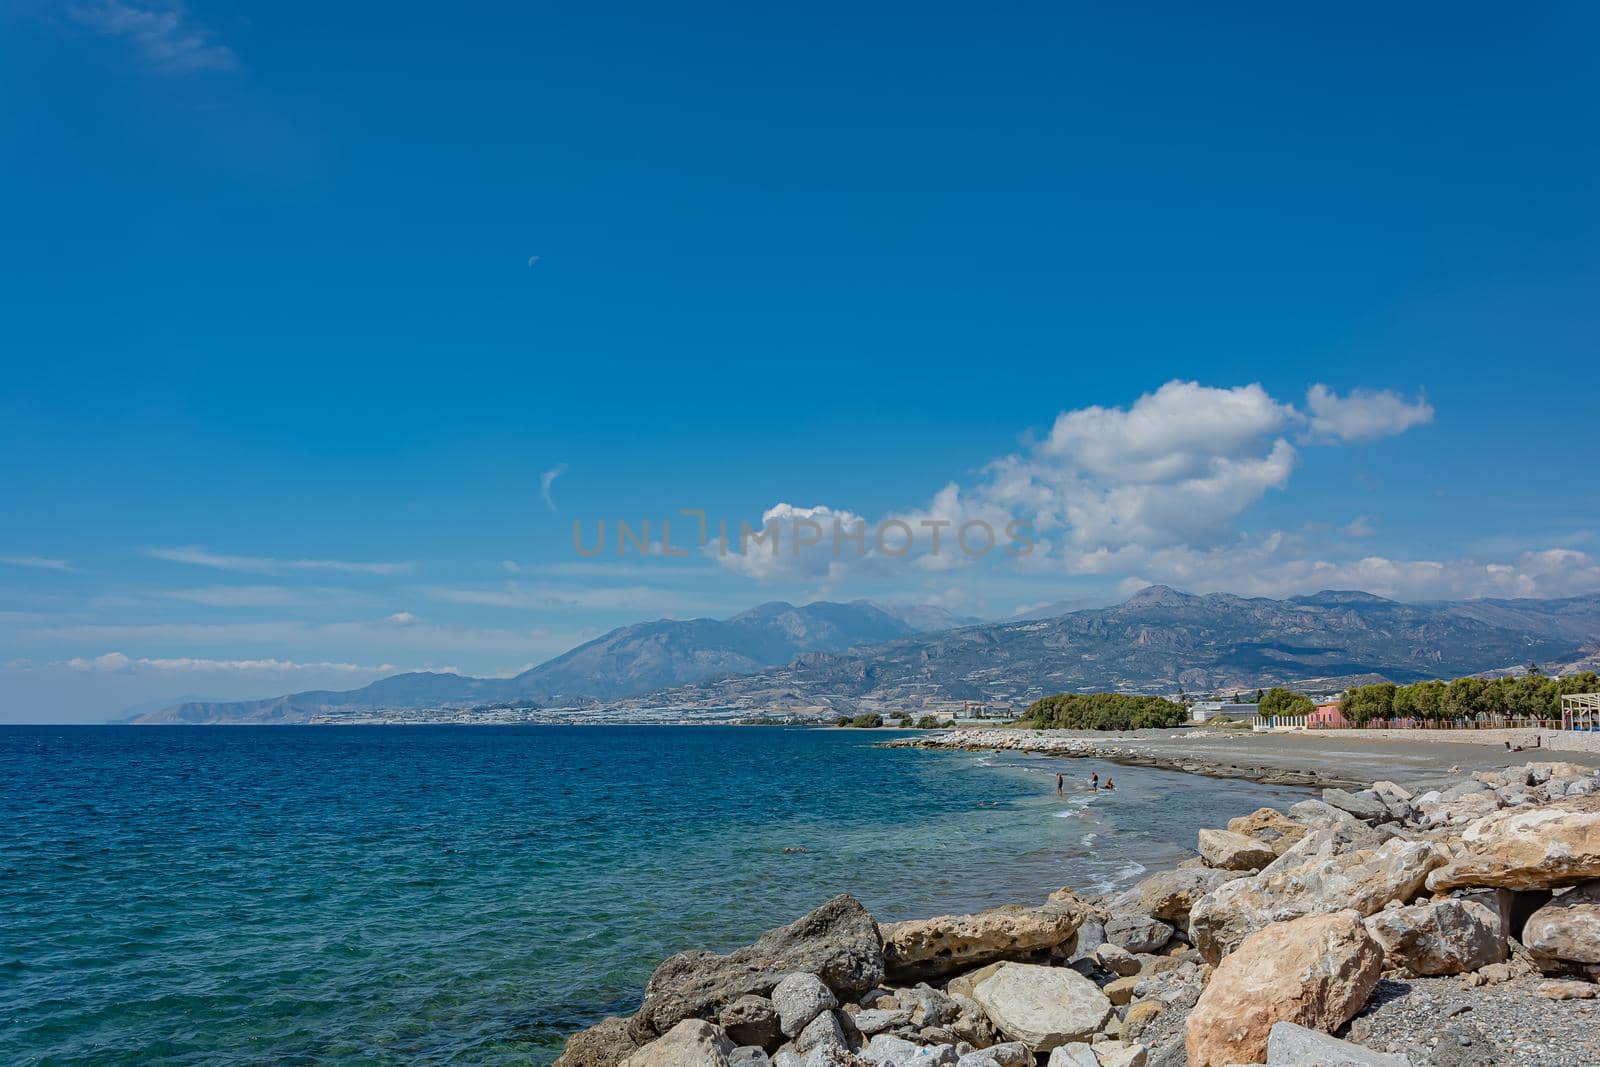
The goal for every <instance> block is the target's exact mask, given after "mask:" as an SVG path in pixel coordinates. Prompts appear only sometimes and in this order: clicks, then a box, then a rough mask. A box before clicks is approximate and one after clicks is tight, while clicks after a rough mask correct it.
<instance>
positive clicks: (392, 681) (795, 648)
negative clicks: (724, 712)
mask: <svg viewBox="0 0 1600 1067" xmlns="http://www.w3.org/2000/svg"><path fill="white" fill-rule="evenodd" d="M933 611H934V612H935V614H933V615H928V614H926V613H920V612H919V613H907V612H905V611H903V610H901V609H899V608H896V607H895V606H892V605H891V606H889V607H887V608H885V607H880V606H878V605H876V604H873V603H870V602H869V601H865V600H858V601H854V602H852V603H849V604H836V603H830V602H827V601H819V602H817V603H814V604H807V605H805V606H804V607H795V606H794V605H792V604H786V603H783V602H781V601H774V602H772V603H768V604H761V605H759V606H757V607H754V608H751V609H750V610H748V611H744V612H741V613H739V614H738V615H735V616H733V617H732V618H729V619H682V620H680V619H658V620H656V621H654V622H641V623H635V624H634V625H632V626H623V627H619V628H618V629H615V630H612V631H611V632H609V633H606V634H603V635H601V636H600V637H597V638H595V639H594V640H592V641H588V642H586V643H584V644H581V645H579V646H578V647H577V648H574V649H572V650H571V651H569V652H565V653H563V654H561V655H559V656H557V657H555V658H554V659H552V660H548V661H546V662H544V663H541V664H539V665H538V666H536V667H533V668H531V669H529V670H526V671H524V672H522V673H521V674H519V675H517V676H515V677H513V678H472V677H468V676H466V675H460V674H445V673H437V672H431V671H414V672H410V673H406V674H397V675H394V676H393V677H390V678H383V679H380V680H378V681H376V682H373V683H372V684H371V685H368V686H365V687H363V688H361V689H354V690H349V691H346V692H330V691H327V690H314V691H311V692H305V693H291V694H289V695H288V696H281V697H269V698H267V699H264V700H247V701H226V702H195V701H190V702H186V703H179V704H174V705H171V706H168V707H165V708H161V709H158V710H156V711H153V712H148V713H146V714H144V715H141V716H139V717H138V718H137V720H136V721H138V722H144V723H158V722H171V723H222V722H257V723H275V722H303V721H305V720H306V719H307V718H310V717H312V716H314V715H320V714H324V713H326V712H327V711H328V710H329V709H336V708H343V709H377V708H426V707H438V706H445V705H462V704H490V703H503V702H509V701H532V702H537V703H540V704H571V703H583V702H592V701H606V700H615V699H617V698H620V697H627V696H633V695H636V694H640V693H647V692H650V691H653V690H658V689H664V688H669V687H672V686H678V685H683V684H685V683H688V682H695V681H699V680H701V679H704V678H709V677H713V676H717V675H724V674H754V673H757V672H759V671H761V670H763V669H766V668H768V667H775V666H779V665H781V664H784V663H787V662H789V661H790V660H792V659H793V658H794V657H795V656H797V655H799V654H800V653H802V652H837V651H842V650H844V649H847V648H851V647H853V646H855V645H874V644H879V643H881V642H885V641H891V640H894V639H895V638H899V637H905V636H908V635H910V634H914V633H917V632H918V631H919V629H920V628H921V626H924V625H933V626H935V627H936V628H938V627H942V626H943V625H945V624H946V620H945V619H944V618H943V616H941V615H938V614H937V611H938V609H933ZM908 619H911V620H916V621H908Z"/></svg>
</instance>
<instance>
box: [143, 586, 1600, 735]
mask: <svg viewBox="0 0 1600 1067" xmlns="http://www.w3.org/2000/svg"><path fill="white" fill-rule="evenodd" d="M952 618H953V617H952V616H948V615H945V614H941V613H939V612H938V611H937V610H923V611H915V610H911V609H907V608H904V607H900V608H895V609H892V613H891V610H885V609H883V608H880V607H878V606H876V605H874V604H871V603H869V602H867V601H855V602H853V603H849V604H837V603H827V602H820V603H815V604H808V605H806V606H804V607H795V606H793V605H790V604H785V603H771V604H763V605H761V606H759V607H756V608H752V609H751V610H749V611H746V612H743V613H741V614H739V615H735V616H733V617H732V618H729V619H689V620H669V619H663V620H658V621H655V622H647V623H639V624H637V625H634V626H624V627H622V628H620V629H617V630H613V631H611V632H610V633H608V634H605V635H604V636H602V637H599V638H596V639H595V640H593V641H590V642H588V643H586V644H583V645H580V646H578V647H577V648H575V649H573V650H572V651H570V652H567V653H565V654H563V655H560V656H557V657H556V658H555V659H552V660H550V661H548V662H546V663H542V664H540V665H539V666H537V667H534V668H533V669H532V670H529V671H526V672H524V673H523V674H520V675H518V676H516V677H515V678H506V679H494V678H467V677H462V676H458V675H449V674H426V673H419V674H404V675H397V676H395V677H393V678H386V679H384V680H382V681H379V682H375V683H373V684H372V685H369V686H367V687H366V688H364V689H358V690H353V691H351V692H345V693H333V692H313V693H296V694H292V695H290V696H286V697H276V698H272V699H270V700H257V701H247V702H240V703H224V704H210V703H206V704H181V705H177V706H174V707H170V708H165V709H162V710H160V711H157V712H153V713H150V714H147V715H145V716H143V717H142V718H141V719H140V720H139V721H142V722H200V723H213V722H303V721H305V720H306V719H307V718H310V717H312V716H316V715H322V714H327V713H328V712H330V710H333V711H336V710H337V709H382V708H430V707H458V708H459V707H464V706H470V705H474V704H487V703H493V702H503V701H513V700H521V701H534V702H537V703H540V704H548V705H567V706H571V705H577V704H597V705H599V706H600V708H599V710H603V711H604V712H605V713H606V714H608V715H609V716H612V717H617V716H621V717H628V716H631V715H643V714H646V713H651V714H656V713H659V712H660V710H661V709H679V710H683V711H691V710H705V709H710V710H711V711H717V710H719V709H725V710H726V711H727V712H728V714H730V715H739V714H748V713H751V712H773V711H784V710H803V711H807V712H810V713H817V714H832V713H834V712H840V711H851V710H857V709H861V708H874V709H876V708H889V709H891V710H900V709H915V708H917V707H919V706H922V705H924V704H927V703H946V702H949V701H955V700H975V701H983V702H987V703H1010V704H1015V705H1020V704H1026V703H1027V702H1029V701H1031V700H1033V699H1035V698H1037V697H1039V696H1042V695H1044V694H1046V693H1060V692H1073V691H1079V690H1121V691H1125V692H1143V693H1171V692H1174V691H1175V690H1177V689H1178V688H1179V687H1180V686H1181V687H1183V688H1185V689H1187V690H1188V691H1189V692H1191V693H1206V692H1217V691H1223V690H1228V689H1255V688H1256V687H1258V686H1270V685H1278V684H1301V685H1309V686H1311V687H1315V688H1340V687H1343V686H1344V685H1348V684H1355V683H1358V682H1371V681H1375V680H1379V679H1389V680H1391V681H1395V682H1410V681H1416V680H1420V679H1424V678H1450V677H1454V676H1457V675H1463V674H1475V673H1478V672H1481V671H1489V670H1495V669H1498V668H1506V667H1513V666H1517V667H1520V666H1521V665H1523V664H1526V663H1528V662H1529V661H1535V662H1538V663H1540V664H1543V665H1546V666H1551V665H1560V664H1565V663H1570V662H1573V661H1576V660H1579V659H1580V658H1582V657H1583V656H1584V655H1585V654H1586V653H1587V654H1592V653H1593V652H1594V651H1595V650H1596V649H1600V596H1588V597H1574V598H1568V599H1565V600H1549V601H1540V600H1505V601H1463V602H1446V603H1434V604H1402V603H1399V602H1397V601H1393V600H1386V599H1384V598H1383V597H1378V596H1373V595H1372V594H1370V593H1361V592H1334V591H1329V592H1322V593H1316V594H1313V595H1311V596H1300V597H1290V598H1288V599H1286V600H1272V599H1268V598H1266V597H1239V596H1232V595H1229V594H1227V593H1208V594H1206V595H1204V596H1195V595H1191V594H1188V593H1180V592H1178V591H1176V590H1174V589H1169V588H1167V587H1166V586H1151V587H1150V588H1148V589H1145V590H1144V591H1142V592H1140V593H1138V594H1136V595H1135V596H1133V597H1131V598H1130V599H1129V600H1127V601H1126V602H1125V603H1122V604H1118V605H1116V606H1114V607H1109V608H1095V609H1090V610H1083V611H1073V612H1069V613H1067V614H1065V615H1060V616H1057V617H1055V618H1049V619H1025V620H1018V621H1013V622H1005V623H991V624H982V625H976V626H958V627H955V628H951V629H939V630H935V631H933V632H919V631H921V630H922V628H923V627H924V626H929V625H932V626H937V625H940V624H942V623H944V622H948V621H951V619H952ZM919 624H920V625H919Z"/></svg>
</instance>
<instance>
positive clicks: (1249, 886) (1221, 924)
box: [1189, 830, 1445, 963]
mask: <svg viewBox="0 0 1600 1067" xmlns="http://www.w3.org/2000/svg"><path fill="white" fill-rule="evenodd" d="M1334 834H1335V831H1332V830H1318V831H1315V832H1313V833H1311V834H1307V835H1306V837H1305V838H1304V839H1303V840H1301V841H1300V842H1299V843H1297V844H1296V845H1295V846H1294V847H1293V848H1291V849H1289V850H1288V851H1287V852H1285V853H1284V854H1283V855H1282V856H1280V857H1279V858H1278V859H1277V860H1276V861H1275V862H1274V863H1273V864H1272V865H1271V866H1269V867H1267V868H1266V869H1264V870H1262V871H1261V872H1260V873H1259V874H1256V875H1254V876H1253V877H1250V878H1239V879H1235V880H1234V881H1231V882H1227V883H1224V884H1223V885H1221V886H1218V887H1217V888H1216V889H1214V890H1212V891H1211V892H1210V893H1208V894H1206V895H1205V896H1204V897H1202V898H1201V899H1200V900H1199V901H1198V902H1196V903H1195V906H1194V910H1193V911H1192V912H1190V914H1189V935H1190V937H1191V938H1193V940H1194V944H1195V947H1196V948H1197V949H1199V950H1200V953H1201V955H1202V956H1204V957H1205V959H1206V960H1207V962H1210V963H1216V962H1217V961H1218V960H1220V959H1221V958H1222V957H1223V956H1224V955H1226V954H1227V953H1228V952H1231V951H1232V950H1233V948H1234V947H1235V946H1236V945H1238V944H1240V943H1241V942H1242V941H1243V940H1244V939H1245V938H1246V937H1248V936H1249V935H1251V934H1253V933H1255V932H1256V931H1257V930H1260V929H1262V928H1263V927H1265V926H1267V925H1268V924H1269V923H1274V922H1281V921H1284V920H1287V919H1295V918H1299V917H1300V916H1302V915H1315V914H1319V913H1322V912H1330V911H1336V910H1339V909H1342V908H1354V909H1355V910H1356V911H1358V912H1360V913H1361V914H1362V915H1371V914H1373V913H1374V912H1376V911H1378V910H1379V909H1381V908H1382V907H1383V906H1384V905H1385V904H1387V903H1389V902H1390V901H1391V900H1402V901H1404V900H1411V899H1413V898H1414V897H1416V895H1417V893H1418V892H1419V891H1420V890H1421V888H1422V885H1423V882H1424V881H1425V880H1426V878H1427V875H1428V872H1429V871H1431V870H1433V869H1434V868H1435V867H1437V866H1438V865H1439V864H1440V863H1443V862H1444V859H1445V856H1444V852H1443V850H1442V849H1441V848H1440V847H1439V846H1438V845H1436V844H1434V843H1432V842H1424V841H1407V840H1404V839H1401V838H1395V839H1392V840H1389V841H1386V842H1384V843H1383V844H1382V845H1380V846H1379V847H1378V848H1375V849H1361V850H1358V851H1355V852H1350V853H1338V852H1335V851H1334V848H1335V847H1336V845H1335V842H1334Z"/></svg>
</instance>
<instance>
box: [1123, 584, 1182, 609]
mask: <svg viewBox="0 0 1600 1067" xmlns="http://www.w3.org/2000/svg"><path fill="white" fill-rule="evenodd" d="M1193 599H1195V597H1194V594H1193V593H1180V592H1179V591H1178V590H1176V589H1174V588H1172V586H1170V585H1147V586H1145V587H1144V588H1143V589H1141V590H1139V591H1138V592H1137V593H1135V594H1133V595H1132V596H1131V597H1129V598H1128V599H1127V600H1125V601H1123V607H1128V608H1145V607H1166V606H1169V605H1172V604H1183V603H1187V602H1188V601H1190V600H1193Z"/></svg>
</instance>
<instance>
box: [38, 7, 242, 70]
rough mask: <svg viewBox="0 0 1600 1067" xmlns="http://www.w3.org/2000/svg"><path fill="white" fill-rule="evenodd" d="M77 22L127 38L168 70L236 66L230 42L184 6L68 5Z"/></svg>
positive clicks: (148, 59)
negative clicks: (187, 12)
mask: <svg viewBox="0 0 1600 1067" xmlns="http://www.w3.org/2000/svg"><path fill="white" fill-rule="evenodd" d="M67 13H68V14H69V15H71V16H72V19H73V21H74V22H77V23H78V24H79V25H80V26H84V27H86V28H87V29H90V30H93V31H94V32H95V33H98V34H100V35H101V36H103V37H121V38H125V39H126V40H127V41H128V42H129V43H130V44H131V45H132V46H133V47H134V48H135V49H136V50H137V51H138V52H139V55H140V56H141V57H142V58H143V59H144V61H145V62H146V63H148V64H150V66H151V67H152V68H154V69H156V70H159V71H161V72H163V73H167V74H184V73H189V72H192V71H202V70H232V69H234V68H235V67H237V66H238V65H239V60H238V57H237V56H235V55H234V54H233V49H231V48H229V47H228V46H227V45H222V44H216V43H214V42H213V41H212V40H211V39H210V34H209V33H208V32H207V31H206V30H204V29H202V28H200V27H198V26H195V25H194V24H193V23H191V22H190V21H189V20H188V18H187V16H186V15H185V13H184V10H183V8H182V7H181V6H172V7H162V8H157V7H139V6H136V5H134V4H126V3H122V2H121V0H99V2H98V3H92V4H76V5H73V6H72V7H69V8H68V9H67Z"/></svg>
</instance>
